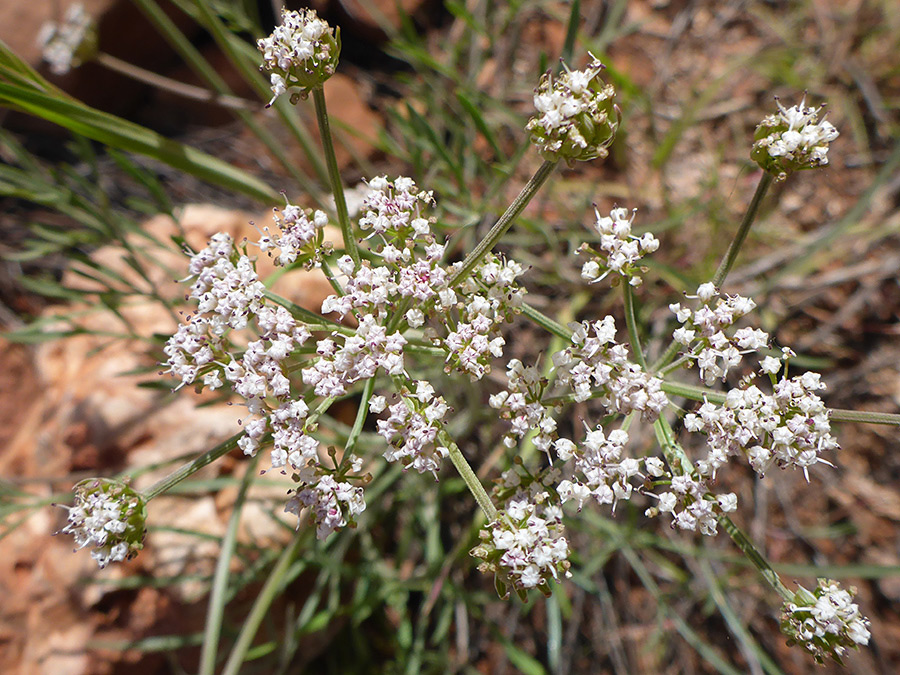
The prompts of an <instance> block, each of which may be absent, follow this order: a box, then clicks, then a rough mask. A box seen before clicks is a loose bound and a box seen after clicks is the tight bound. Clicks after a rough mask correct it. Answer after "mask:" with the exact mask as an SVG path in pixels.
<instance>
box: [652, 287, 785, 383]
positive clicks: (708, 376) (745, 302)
mask: <svg viewBox="0 0 900 675" xmlns="http://www.w3.org/2000/svg"><path fill="white" fill-rule="evenodd" d="M687 297H688V298H698V299H699V300H700V302H701V307H699V308H698V309H696V310H692V309H691V308H690V307H685V306H683V305H681V303H673V304H671V305H669V309H670V310H671V311H672V313H673V314H674V315H675V318H677V319H678V322H679V323H680V324H681V326H680V327H679V328H677V329H676V330H675V332H674V333H672V338H673V339H674V340H675V341H676V342H677V343H679V344H681V345H684V346H685V347H689V348H690V349H691V352H690V357H691V358H692V359H693V360H696V362H697V365H698V366H699V369H700V379H702V380H703V382H704V383H705V384H707V385H710V384H712V383H713V382H715V381H716V380H717V379H721V380H722V381H724V380H725V377H726V376H727V375H728V371H729V370H731V369H732V368H734V367H736V366H738V365H739V364H740V363H741V359H742V358H743V355H744V354H747V353H750V352H753V351H757V350H759V349H762V348H764V347H766V346H767V345H768V343H769V335H768V334H767V333H766V332H764V331H761V330H759V329H755V328H741V329H738V330H737V331H735V333H734V335H733V336H731V337H729V336H728V335H727V334H726V333H725V329H726V328H728V327H729V326H731V325H732V324H733V323H734V322H735V321H737V320H738V319H739V318H740V317H742V316H744V315H745V314H747V313H749V312H751V311H753V309H754V308H755V307H756V303H755V302H753V300H751V299H750V298H744V297H741V296H740V295H729V296H727V297H724V298H723V297H720V296H719V292H718V291H717V290H716V287H715V286H713V284H711V283H709V282H707V283H705V284H701V285H700V287H699V288H698V289H697V294H696V295H688V296H687ZM713 300H715V305H713V304H712V303H713Z"/></svg>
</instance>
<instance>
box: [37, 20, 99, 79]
mask: <svg viewBox="0 0 900 675" xmlns="http://www.w3.org/2000/svg"><path fill="white" fill-rule="evenodd" d="M37 42H38V44H39V45H40V47H41V50H42V56H43V58H44V61H46V62H47V63H48V64H49V65H50V72H52V73H53V74H54V75H65V74H66V73H68V72H69V70H71V69H72V68H74V67H78V66H79V65H81V64H82V63H83V62H85V61H90V60H91V59H92V58H93V57H94V54H96V53H97V24H96V23H95V22H94V19H93V17H91V15H90V14H88V13H87V12H86V11H85V9H84V5H82V4H81V3H76V4H74V5H71V6H70V7H69V9H68V10H66V15H65V17H63V20H62V21H61V22H60V23H55V22H53V21H48V22H47V23H45V24H44V25H43V26H41V30H40V32H39V33H38V37H37Z"/></svg>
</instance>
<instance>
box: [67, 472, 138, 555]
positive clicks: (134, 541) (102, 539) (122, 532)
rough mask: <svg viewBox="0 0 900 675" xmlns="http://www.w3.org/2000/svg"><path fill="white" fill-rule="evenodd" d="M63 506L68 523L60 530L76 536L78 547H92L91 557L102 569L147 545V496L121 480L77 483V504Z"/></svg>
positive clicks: (103, 479) (104, 479)
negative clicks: (145, 542) (145, 534)
mask: <svg viewBox="0 0 900 675" xmlns="http://www.w3.org/2000/svg"><path fill="white" fill-rule="evenodd" d="M63 508H66V509H68V510H69V522H68V524H67V525H66V526H65V527H64V528H62V529H61V530H60V532H62V533H63V534H71V535H74V536H75V544H76V546H77V549H76V550H78V549H82V548H84V547H85V546H93V547H94V550H93V551H91V557H92V558H93V559H94V560H96V561H97V564H98V565H100V568H101V569H102V568H104V567H106V566H107V565H108V564H109V563H111V562H121V561H123V560H130V559H131V558H133V557H134V556H136V555H137V554H138V551H140V550H141V549H142V548H143V547H144V543H143V542H144V523H145V521H146V519H147V513H146V507H145V504H144V499H143V497H141V495H140V494H138V493H137V492H136V491H135V490H133V489H132V488H130V487H128V486H127V485H125V484H124V483H122V482H121V481H117V480H111V479H107V478H89V479H87V480H83V481H81V482H80V483H78V484H77V485H76V486H75V504H74V505H73V506H63Z"/></svg>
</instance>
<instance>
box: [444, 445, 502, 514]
mask: <svg viewBox="0 0 900 675" xmlns="http://www.w3.org/2000/svg"><path fill="white" fill-rule="evenodd" d="M438 438H439V439H440V440H441V443H443V444H444V446H445V447H446V448H447V450H448V451H449V454H450V461H451V462H453V466H455V467H456V470H457V471H458V472H459V475H460V476H461V477H462V479H463V480H464V481H465V483H466V485H467V486H468V488H469V491H470V492H471V493H472V496H473V497H475V501H476V502H478V506H480V507H481V510H482V511H483V512H484V515H485V517H486V518H487V519H488V522H494V521H495V520H497V509H496V508H494V503H493V502H492V501H491V498H490V497H489V496H488V493H487V491H486V490H485V489H484V485H482V484H481V481H480V480H478V476H476V475H475V472H474V471H472V467H471V466H469V463H468V462H467V461H466V458H465V457H464V456H463V454H462V451H461V450H460V449H459V446H458V445H457V444H456V443H455V442H454V441H453V439H452V438H450V434H448V433H447V432H446V431H445V430H443V429H442V430H441V431H440V432H438Z"/></svg>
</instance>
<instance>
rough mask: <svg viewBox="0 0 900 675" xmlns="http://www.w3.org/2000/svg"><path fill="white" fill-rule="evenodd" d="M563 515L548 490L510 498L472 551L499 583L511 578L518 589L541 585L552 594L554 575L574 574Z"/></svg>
mask: <svg viewBox="0 0 900 675" xmlns="http://www.w3.org/2000/svg"><path fill="white" fill-rule="evenodd" d="M562 515H563V514H562V509H561V508H560V507H559V506H558V505H555V504H551V503H549V494H548V493H546V492H543V493H541V494H539V495H537V497H536V499H535V500H534V501H532V500H529V499H527V498H525V497H521V498H513V499H510V500H509V502H508V503H507V504H506V508H505V509H504V510H502V511H498V513H497V518H496V520H494V521H493V522H492V523H490V524H489V525H487V526H485V527H484V528H483V529H482V530H481V532H479V535H480V537H481V543H480V544H479V545H478V546H476V547H475V548H474V549H472V552H471V553H472V555H473V556H474V557H476V558H479V559H480V560H482V561H484V562H482V563H481V564H480V565H479V566H478V569H479V570H480V571H482V572H493V573H494V575H495V577H496V578H497V580H498V582H500V584H502V585H503V586H505V584H506V582H509V583H510V584H512V586H513V587H514V588H515V589H516V590H517V591H518V592H523V591H526V590H528V589H529V588H539V589H540V590H541V591H542V592H543V593H545V594H546V595H549V593H550V589H549V582H550V580H551V579H554V580H556V581H558V580H559V576H560V574H562V575H563V576H565V577H569V576H571V572H569V560H568V558H569V543H568V541H566V538H565V536H563V535H564V533H565V529H564V527H563V523H562ZM500 584H498V585H500Z"/></svg>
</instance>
